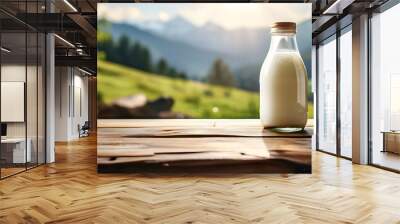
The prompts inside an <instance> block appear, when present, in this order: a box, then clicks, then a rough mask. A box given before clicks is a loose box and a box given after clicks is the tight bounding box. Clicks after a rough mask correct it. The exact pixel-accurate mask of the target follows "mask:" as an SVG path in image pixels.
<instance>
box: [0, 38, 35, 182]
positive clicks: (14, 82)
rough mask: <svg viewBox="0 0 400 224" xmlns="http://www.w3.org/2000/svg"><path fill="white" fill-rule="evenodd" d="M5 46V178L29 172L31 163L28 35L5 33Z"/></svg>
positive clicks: (2, 155)
mask: <svg viewBox="0 0 400 224" xmlns="http://www.w3.org/2000/svg"><path fill="white" fill-rule="evenodd" d="M1 45H2V47H6V48H7V49H9V51H8V52H6V51H2V57H1V122H2V124H3V129H4V130H5V131H4V132H6V133H4V134H2V140H1V160H2V168H1V175H2V177H5V176H9V175H12V174H15V173H18V172H21V171H23V170H25V165H26V162H27V161H29V160H30V153H31V151H30V144H29V143H28V144H27V141H26V119H25V89H26V34H25V32H14V33H2V34H1ZM28 142H29V141H28ZM27 149H28V150H27Z"/></svg>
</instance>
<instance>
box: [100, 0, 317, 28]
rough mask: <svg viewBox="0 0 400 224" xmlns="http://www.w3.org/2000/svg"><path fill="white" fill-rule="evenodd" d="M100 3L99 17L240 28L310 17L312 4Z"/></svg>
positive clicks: (136, 21)
mask: <svg viewBox="0 0 400 224" xmlns="http://www.w3.org/2000/svg"><path fill="white" fill-rule="evenodd" d="M97 7H98V14H99V18H102V17H103V18H104V17H105V18H107V19H109V20H111V21H114V22H126V23H133V24H135V23H141V22H157V21H168V20H170V19H172V18H174V17H176V16H181V17H183V18H185V19H186V20H188V21H190V22H191V23H193V24H195V25H197V26H201V25H203V24H205V23H207V22H212V23H215V24H217V25H220V26H222V27H224V28H226V29H237V28H258V27H265V26H269V25H271V24H272V23H274V22H277V21H289V22H296V23H300V22H303V21H306V20H311V4H304V3H299V4H293V3H290V4H284V3H281V4H277V3H99V4H98V6H97Z"/></svg>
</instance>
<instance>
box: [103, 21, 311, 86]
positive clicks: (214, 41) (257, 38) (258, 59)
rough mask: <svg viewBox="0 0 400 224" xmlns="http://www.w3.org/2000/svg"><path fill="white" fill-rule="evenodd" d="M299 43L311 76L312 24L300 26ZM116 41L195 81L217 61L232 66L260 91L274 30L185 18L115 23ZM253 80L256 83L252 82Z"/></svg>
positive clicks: (239, 75)
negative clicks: (140, 48)
mask: <svg viewBox="0 0 400 224" xmlns="http://www.w3.org/2000/svg"><path fill="white" fill-rule="evenodd" d="M297 30H298V33H297V35H296V36H297V42H298V47H299V51H300V54H301V55H302V57H303V60H304V63H305V65H306V68H307V70H308V74H311V73H310V72H311V36H310V33H311V22H309V21H307V22H303V23H301V24H299V25H298V29H297ZM109 33H111V34H112V36H113V38H114V39H117V38H119V37H120V36H122V35H126V36H128V37H129V38H130V39H132V40H134V41H138V42H140V43H141V44H143V45H145V46H146V47H148V48H149V49H150V51H151V54H152V56H153V60H158V59H159V58H161V57H162V58H165V59H166V60H167V62H168V63H169V64H170V65H172V66H174V67H175V68H177V69H178V70H179V71H184V72H185V73H186V74H188V76H189V78H191V79H197V80H200V79H204V77H205V76H206V75H207V73H208V70H209V69H210V67H211V65H212V63H213V61H214V60H215V59H216V58H222V59H223V60H224V62H225V63H227V64H228V65H229V67H230V68H231V70H232V71H233V73H234V74H235V76H236V80H237V82H238V83H242V82H243V81H244V82H246V80H248V81H249V83H246V84H245V86H246V87H244V86H243V85H244V84H243V83H242V86H239V87H242V88H245V89H250V90H257V88H258V75H259V74H258V73H259V70H260V68H261V65H262V62H263V61H264V59H265V56H266V54H267V52H268V48H269V42H270V29H269V28H268V27H266V28H254V29H253V28H252V29H250V28H240V29H233V30H227V29H225V28H223V27H221V26H219V25H217V24H214V23H211V22H208V23H205V24H204V25H202V26H196V25H194V24H192V23H191V22H189V21H187V20H186V19H185V18H183V17H179V16H178V17H175V18H173V19H171V20H168V21H165V22H162V21H151V22H141V23H136V24H127V23H111V29H110V30H109ZM250 80H252V81H250Z"/></svg>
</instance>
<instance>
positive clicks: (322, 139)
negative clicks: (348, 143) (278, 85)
mask: <svg viewBox="0 0 400 224" xmlns="http://www.w3.org/2000/svg"><path fill="white" fill-rule="evenodd" d="M318 74H319V76H318V120H319V123H318V124H319V127H318V128H319V129H318V149H320V150H323V151H327V152H331V153H336V40H335V38H334V37H332V40H330V41H328V42H327V43H325V44H322V45H320V46H319V48H318Z"/></svg>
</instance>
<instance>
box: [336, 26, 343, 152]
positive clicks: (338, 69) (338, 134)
mask: <svg viewBox="0 0 400 224" xmlns="http://www.w3.org/2000/svg"><path fill="white" fill-rule="evenodd" d="M340 36H341V31H340V28H339V26H337V28H336V155H337V156H339V157H341V156H342V155H341V122H340V121H341V119H340V100H341V99H340V82H341V81H340V78H341V77H340V76H341V66H340Z"/></svg>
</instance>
